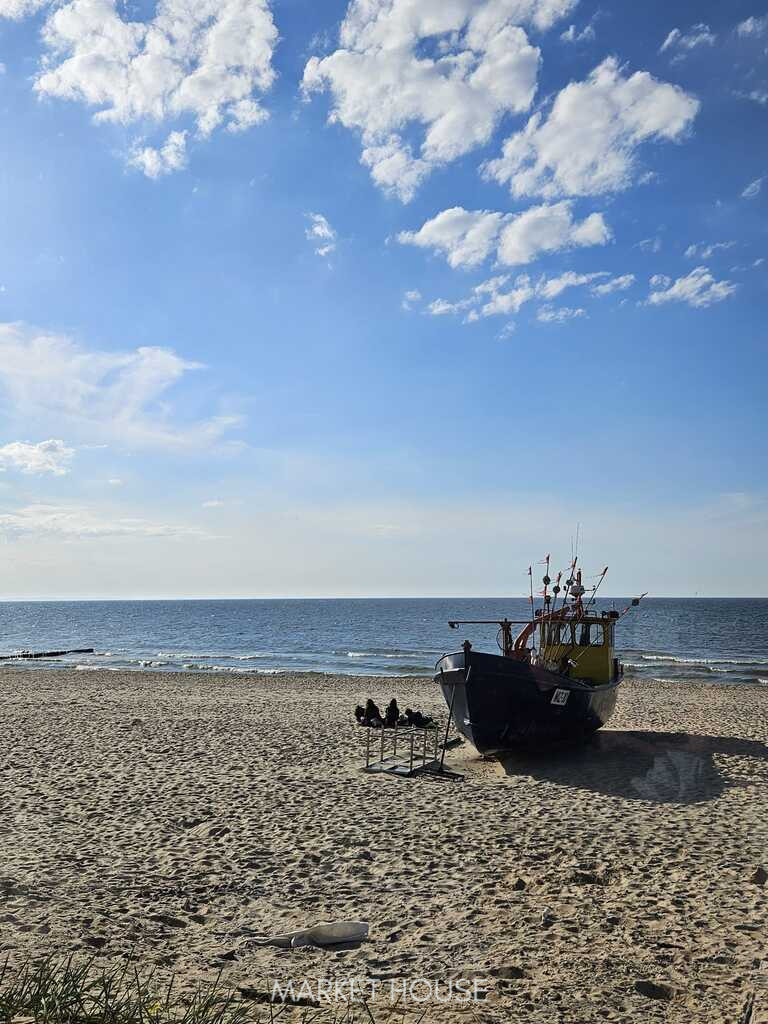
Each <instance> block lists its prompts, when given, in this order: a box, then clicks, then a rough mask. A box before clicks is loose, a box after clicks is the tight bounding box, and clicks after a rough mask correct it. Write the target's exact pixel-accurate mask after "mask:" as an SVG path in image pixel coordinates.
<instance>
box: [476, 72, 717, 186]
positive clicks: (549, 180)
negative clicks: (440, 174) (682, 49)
mask: <svg viewBox="0 0 768 1024" xmlns="http://www.w3.org/2000/svg"><path fill="white" fill-rule="evenodd" d="M698 109H699V102H698V100H696V99H694V98H693V97H692V96H689V95H688V94H687V93H685V92H684V91H683V90H682V89H680V88H679V87H678V86H676V85H670V84H668V83H665V82H659V81H657V80H656V79H655V78H653V76H652V75H650V74H648V72H647V71H636V72H635V73H634V74H633V75H631V76H630V77H628V78H627V77H625V76H624V75H623V74H622V70H621V68H620V67H619V64H618V62H617V60H616V59H615V58H614V57H608V58H607V59H606V60H604V61H603V62H602V64H600V65H599V66H598V67H596V68H595V69H594V71H592V73H591V74H590V75H589V77H588V78H587V80H586V81H584V82H571V83H570V85H567V86H566V87H565V88H564V89H563V90H561V92H560V93H558V95H557V97H556V99H555V102H554V104H553V106H552V109H551V111H550V112H549V114H548V115H547V116H546V117H545V116H544V115H543V114H542V113H536V114H534V115H533V117H531V118H530V119H529V121H528V124H527V126H526V127H525V129H524V130H523V131H521V132H517V133H515V134H514V135H511V136H510V137H509V138H508V139H507V140H506V142H505V143H504V146H503V149H502V155H501V157H499V159H497V160H491V161H490V162H489V163H487V164H486V165H485V169H484V170H485V173H486V175H487V176H488V177H490V178H493V179H494V180H495V181H498V182H499V183H500V184H509V187H510V190H511V192H512V194H513V195H514V196H516V197H522V196H531V195H541V196H544V197H545V198H547V199H552V198H556V197H559V196H568V195H596V194H601V193H605V192H615V191H618V190H620V189H625V188H628V187H629V185H631V184H632V183H633V182H634V181H635V180H636V179H637V177H638V174H639V171H638V167H637V160H636V156H635V151H636V149H637V148H638V146H639V145H640V144H641V143H643V142H646V141H649V140H652V139H656V140H672V141H674V140H678V139H681V138H682V137H683V136H684V134H685V132H686V131H687V130H688V128H689V127H690V125H691V123H692V121H693V119H694V117H695V116H696V112H697V111H698Z"/></svg>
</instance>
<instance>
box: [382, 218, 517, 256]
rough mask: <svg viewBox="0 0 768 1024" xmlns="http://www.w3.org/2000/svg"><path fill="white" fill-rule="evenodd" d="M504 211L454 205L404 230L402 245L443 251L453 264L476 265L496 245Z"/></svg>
mask: <svg viewBox="0 0 768 1024" xmlns="http://www.w3.org/2000/svg"><path fill="white" fill-rule="evenodd" d="M504 219H505V217H504V214H502V213H492V212H489V211H488V210H465V209H464V208H463V207H462V206H454V207H452V208H451V209H450V210H443V211H442V213H438V214H437V216H436V217H433V218H432V219H431V220H428V221H426V222H425V223H424V224H422V226H421V227H420V228H419V230H418V231H401V232H400V234H399V235H398V236H397V240H398V242H400V243H401V245H416V246H419V248H422V249H434V250H435V251H436V252H440V253H443V254H444V256H445V258H446V259H447V260H448V263H449V264H450V265H451V266H452V267H475V266H477V265H478V264H479V263H483V262H484V261H485V260H486V259H488V257H489V256H490V254H491V253H492V252H493V250H494V249H495V247H496V244H497V240H498V237H499V231H500V230H501V226H502V224H503V222H504Z"/></svg>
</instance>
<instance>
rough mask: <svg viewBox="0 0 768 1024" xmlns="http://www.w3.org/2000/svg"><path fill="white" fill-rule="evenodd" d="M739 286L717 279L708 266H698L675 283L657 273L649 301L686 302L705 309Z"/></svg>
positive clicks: (653, 280) (651, 302)
mask: <svg viewBox="0 0 768 1024" xmlns="http://www.w3.org/2000/svg"><path fill="white" fill-rule="evenodd" d="M737 287H738V285H735V284H733V283H731V282H730V281H716V280H715V278H714V277H713V276H712V274H711V273H710V272H709V269H708V268H707V267H696V268H695V270H692V271H691V272H690V274H687V275H686V276H685V277H679V278H678V279H677V280H676V281H675V282H674V283H671V282H670V279H669V278H668V277H665V276H664V275H661V274H657V275H655V276H654V277H652V278H651V288H652V289H654V290H653V291H651V294H650V295H649V296H648V303H649V304H650V305H652V306H660V305H662V304H664V303H666V302H686V303H688V305H689V306H694V307H696V308H697V309H705V308H706V307H707V306H712V305H714V303H716V302H722V301H723V299H727V298H728V296H729V295H733V293H734V292H735V291H736V289H737Z"/></svg>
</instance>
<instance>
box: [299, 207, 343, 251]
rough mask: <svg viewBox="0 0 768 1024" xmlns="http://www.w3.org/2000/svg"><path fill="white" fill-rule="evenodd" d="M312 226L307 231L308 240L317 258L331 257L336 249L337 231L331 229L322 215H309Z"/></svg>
mask: <svg viewBox="0 0 768 1024" xmlns="http://www.w3.org/2000/svg"><path fill="white" fill-rule="evenodd" d="M307 217H308V218H309V221H310V226H309V227H308V228H307V230H306V231H305V234H306V236H307V239H308V240H309V241H310V242H311V243H312V245H313V246H314V249H315V254H316V255H317V256H321V257H325V256H330V255H331V253H332V252H334V251H335V249H336V237H337V236H336V231H335V230H334V229H333V228H332V227H331V225H330V224H329V223H328V221H327V220H326V218H325V217H324V216H323V215H322V213H308V214H307Z"/></svg>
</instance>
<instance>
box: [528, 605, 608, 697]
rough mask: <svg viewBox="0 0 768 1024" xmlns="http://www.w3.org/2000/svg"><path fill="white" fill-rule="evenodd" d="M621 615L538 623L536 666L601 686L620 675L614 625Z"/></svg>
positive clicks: (589, 616) (591, 616)
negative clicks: (615, 650)
mask: <svg viewBox="0 0 768 1024" xmlns="http://www.w3.org/2000/svg"><path fill="white" fill-rule="evenodd" d="M617 618H618V614H617V613H614V614H610V613H609V614H608V615H582V616H579V617H578V618H572V619H567V620H565V621H558V620H557V619H555V620H550V621H545V622H538V623H537V625H538V630H537V632H538V634H539V636H538V640H539V644H538V655H536V656H535V657H534V660H535V663H537V664H539V665H541V666H542V667H544V668H547V669H549V670H550V671H552V672H559V673H560V674H561V675H566V676H570V678H571V679H583V680H585V681H588V682H591V683H595V684H596V685H601V684H603V683H610V682H613V680H615V679H616V678H617V677H618V675H619V673H620V669H619V663H618V659H617V658H615V657H614V626H615V622H616V619H617Z"/></svg>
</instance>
